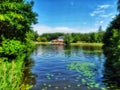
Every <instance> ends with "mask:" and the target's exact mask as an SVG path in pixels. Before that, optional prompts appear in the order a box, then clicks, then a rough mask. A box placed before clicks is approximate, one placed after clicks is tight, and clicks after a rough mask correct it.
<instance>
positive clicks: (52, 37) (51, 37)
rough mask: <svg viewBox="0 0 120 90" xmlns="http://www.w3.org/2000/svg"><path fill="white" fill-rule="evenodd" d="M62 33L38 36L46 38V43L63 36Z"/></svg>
mask: <svg viewBox="0 0 120 90" xmlns="http://www.w3.org/2000/svg"><path fill="white" fill-rule="evenodd" d="M63 35H64V34H63V33H44V34H42V35H40V37H46V38H47V40H48V41H51V40H53V39H57V38H58V37H60V36H63Z"/></svg>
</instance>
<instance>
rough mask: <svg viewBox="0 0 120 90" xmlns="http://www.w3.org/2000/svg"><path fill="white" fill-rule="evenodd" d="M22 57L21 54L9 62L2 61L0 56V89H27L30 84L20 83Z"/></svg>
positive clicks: (22, 66) (23, 56)
mask: <svg viewBox="0 0 120 90" xmlns="http://www.w3.org/2000/svg"><path fill="white" fill-rule="evenodd" d="M24 58H25V55H21V56H19V57H18V58H17V60H12V61H11V62H9V61H5V62H2V60H1V58H0V90H29V88H30V86H29V85H24V83H22V81H23V79H22V78H23V70H24Z"/></svg>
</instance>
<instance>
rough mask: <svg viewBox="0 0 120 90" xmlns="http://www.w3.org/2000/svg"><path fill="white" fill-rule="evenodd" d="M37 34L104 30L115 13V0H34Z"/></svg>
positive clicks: (34, 26)
mask: <svg viewBox="0 0 120 90" xmlns="http://www.w3.org/2000/svg"><path fill="white" fill-rule="evenodd" d="M34 2H35V4H34V7H33V11H35V12H36V13H38V17H37V18H38V24H36V25H33V28H34V30H35V31H37V32H38V33H39V34H42V33H53V32H65V33H69V32H82V33H85V32H93V31H97V30H98V28H99V26H100V25H101V26H102V28H103V29H104V30H105V28H106V27H107V26H108V25H109V22H110V21H111V20H112V18H114V16H115V15H116V13H117V10H116V6H117V5H116V3H117V0H34Z"/></svg>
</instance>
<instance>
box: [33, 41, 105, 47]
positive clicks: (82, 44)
mask: <svg viewBox="0 0 120 90" xmlns="http://www.w3.org/2000/svg"><path fill="white" fill-rule="evenodd" d="M34 44H35V45H65V44H64V43H51V42H34ZM71 46H99V47H102V46H103V43H83V42H80V43H71Z"/></svg>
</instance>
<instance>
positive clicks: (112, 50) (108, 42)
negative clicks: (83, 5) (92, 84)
mask: <svg viewBox="0 0 120 90" xmlns="http://www.w3.org/2000/svg"><path fill="white" fill-rule="evenodd" d="M103 43H104V46H103V50H104V54H105V56H106V62H105V78H106V81H108V82H107V83H109V84H115V85H118V86H119V85H120V84H119V82H120V79H119V78H120V71H119V70H120V67H119V66H120V15H118V16H116V18H115V19H114V20H113V21H112V22H111V23H110V25H109V27H108V28H107V30H106V32H105V35H104V38H103ZM109 80H111V81H112V82H109Z"/></svg>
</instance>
